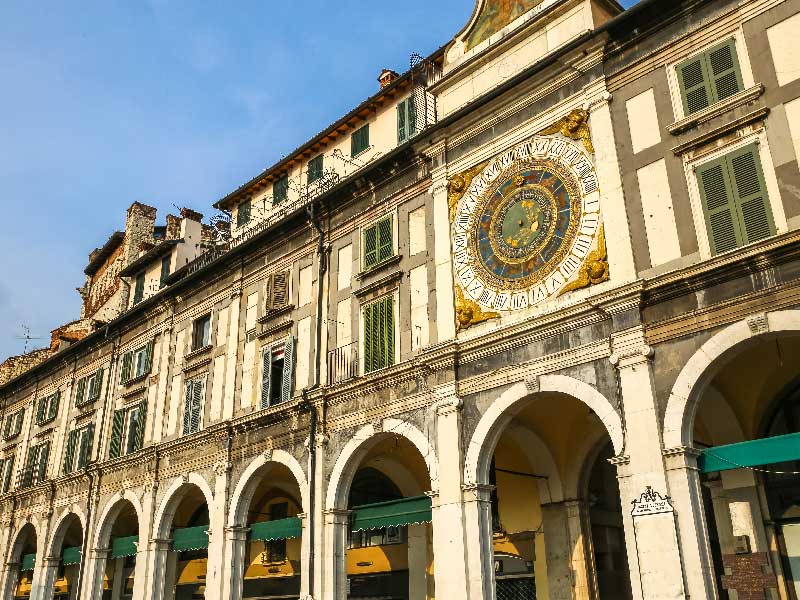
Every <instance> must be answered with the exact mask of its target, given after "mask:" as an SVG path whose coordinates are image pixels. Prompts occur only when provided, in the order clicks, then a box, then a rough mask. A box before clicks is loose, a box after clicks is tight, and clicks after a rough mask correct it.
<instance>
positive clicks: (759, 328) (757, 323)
mask: <svg viewBox="0 0 800 600" xmlns="http://www.w3.org/2000/svg"><path fill="white" fill-rule="evenodd" d="M745 320H746V321H747V326H748V327H749V328H750V333H752V334H753V335H763V334H765V333H769V320H768V319H767V314H766V313H760V314H757V315H752V316H750V317H747V319H745Z"/></svg>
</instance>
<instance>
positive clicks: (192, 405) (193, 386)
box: [183, 379, 205, 435]
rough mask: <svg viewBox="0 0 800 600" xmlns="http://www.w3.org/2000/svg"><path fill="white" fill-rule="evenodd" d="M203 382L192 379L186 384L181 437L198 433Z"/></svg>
mask: <svg viewBox="0 0 800 600" xmlns="http://www.w3.org/2000/svg"><path fill="white" fill-rule="evenodd" d="M204 388H205V381H204V380H203V379H193V380H191V381H187V382H186V402H185V403H184V408H183V435H189V434H190V433H196V432H198V431H200V421H201V420H202V419H201V417H202V410H203V393H204Z"/></svg>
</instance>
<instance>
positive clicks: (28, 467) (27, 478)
mask: <svg viewBox="0 0 800 600" xmlns="http://www.w3.org/2000/svg"><path fill="white" fill-rule="evenodd" d="M38 455H39V447H38V446H33V447H31V448H28V460H27V461H25V469H24V470H23V472H22V487H30V486H31V484H32V483H33V469H34V467H35V465H36V458H37V456H38Z"/></svg>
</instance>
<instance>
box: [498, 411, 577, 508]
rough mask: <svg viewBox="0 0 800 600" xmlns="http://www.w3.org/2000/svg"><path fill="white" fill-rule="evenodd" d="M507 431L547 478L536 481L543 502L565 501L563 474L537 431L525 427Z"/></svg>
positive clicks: (531, 463)
mask: <svg viewBox="0 0 800 600" xmlns="http://www.w3.org/2000/svg"><path fill="white" fill-rule="evenodd" d="M507 431H508V434H509V436H510V437H511V439H512V440H513V441H514V442H516V444H517V447H518V448H519V450H520V452H521V453H522V454H523V455H524V456H525V459H526V460H527V461H528V464H530V465H535V466H536V469H537V471H538V473H539V474H540V475H543V476H544V477H545V479H537V480H536V486H537V488H538V489H539V498H540V499H541V502H542V503H543V504H546V503H548V502H561V501H562V500H564V488H563V484H562V482H561V473H559V471H558V467H557V466H556V461H555V459H554V458H553V454H552V452H550V448H548V447H547V444H545V443H544V441H543V440H542V438H540V437H539V435H538V434H537V433H536V432H535V431H533V430H532V429H529V428H528V427H525V426H523V425H519V426H517V427H510V428H508V430H507Z"/></svg>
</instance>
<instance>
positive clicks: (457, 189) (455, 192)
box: [447, 160, 490, 223]
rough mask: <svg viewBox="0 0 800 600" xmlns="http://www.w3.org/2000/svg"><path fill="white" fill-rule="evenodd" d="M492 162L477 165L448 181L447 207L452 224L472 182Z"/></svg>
mask: <svg viewBox="0 0 800 600" xmlns="http://www.w3.org/2000/svg"><path fill="white" fill-rule="evenodd" d="M489 162H490V161H488V160H487V161H484V162H482V163H480V164H478V165H475V166H474V167H472V168H471V169H467V170H466V171H463V172H461V173H458V174H457V175H454V176H453V177H451V178H450V179H449V180H448V181H447V206H448V207H449V209H450V213H449V214H450V222H451V223H452V222H453V219H455V216H456V207H457V206H458V202H459V200H461V198H462V197H463V196H464V194H466V193H467V190H468V189H469V186H470V184H471V183H472V180H473V179H475V177H477V176H478V175H479V174H480V173H481V171H483V170H484V169H485V168H486V165H488V164H489Z"/></svg>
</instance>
